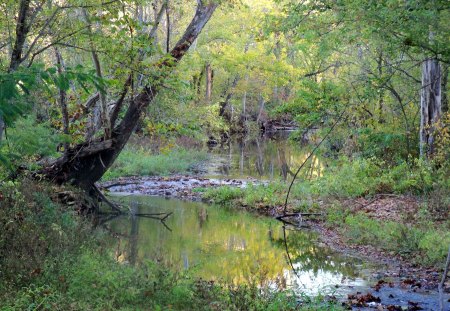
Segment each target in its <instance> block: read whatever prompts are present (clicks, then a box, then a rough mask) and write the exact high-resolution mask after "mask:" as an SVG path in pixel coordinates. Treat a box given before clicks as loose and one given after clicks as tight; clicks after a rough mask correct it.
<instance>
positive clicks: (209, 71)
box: [205, 63, 214, 103]
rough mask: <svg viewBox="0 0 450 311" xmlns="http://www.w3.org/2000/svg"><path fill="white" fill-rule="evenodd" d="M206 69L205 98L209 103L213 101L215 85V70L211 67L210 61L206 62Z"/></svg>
mask: <svg viewBox="0 0 450 311" xmlns="http://www.w3.org/2000/svg"><path fill="white" fill-rule="evenodd" d="M205 71H206V94H205V99H206V101H207V102H208V103H209V102H211V94H212V86H213V79H214V71H213V70H212V68H211V64H209V63H208V64H206V67H205Z"/></svg>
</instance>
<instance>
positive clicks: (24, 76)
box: [0, 64, 105, 126]
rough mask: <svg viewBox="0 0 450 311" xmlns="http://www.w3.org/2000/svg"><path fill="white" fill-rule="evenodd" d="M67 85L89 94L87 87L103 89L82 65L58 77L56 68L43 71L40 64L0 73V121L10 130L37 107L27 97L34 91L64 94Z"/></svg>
mask: <svg viewBox="0 0 450 311" xmlns="http://www.w3.org/2000/svg"><path fill="white" fill-rule="evenodd" d="M70 82H77V83H78V84H79V85H80V86H81V87H82V89H83V90H84V91H86V92H89V89H88V88H89V86H90V85H94V86H95V88H96V89H97V90H101V91H103V90H104V86H105V81H103V80H102V79H100V78H99V77H98V76H97V75H96V74H95V71H93V70H90V71H87V70H85V68H84V67H83V66H82V65H76V66H75V67H73V68H70V67H67V68H65V70H64V72H63V73H62V74H60V73H58V70H57V68H56V67H49V68H45V66H44V64H34V65H33V66H31V67H29V68H27V67H19V68H18V69H17V70H16V71H13V72H2V71H0V118H3V120H4V121H5V123H6V124H7V125H8V126H12V125H13V122H14V121H15V120H16V119H17V118H19V117H21V116H23V115H24V114H26V113H29V112H30V110H31V108H32V107H33V104H35V103H37V101H36V100H35V99H33V98H32V96H31V95H32V94H33V92H34V91H36V90H37V89H39V88H40V89H43V90H45V91H47V92H48V94H49V95H52V94H53V90H54V89H55V88H56V89H62V90H65V91H67V90H68V89H69V86H70Z"/></svg>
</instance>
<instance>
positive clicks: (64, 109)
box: [55, 47, 69, 154]
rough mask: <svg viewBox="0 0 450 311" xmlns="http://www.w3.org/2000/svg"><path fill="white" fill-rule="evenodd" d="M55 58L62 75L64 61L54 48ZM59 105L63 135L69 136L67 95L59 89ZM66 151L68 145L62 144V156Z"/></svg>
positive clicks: (59, 72)
mask: <svg viewBox="0 0 450 311" xmlns="http://www.w3.org/2000/svg"><path fill="white" fill-rule="evenodd" d="M55 56H56V63H57V64H58V74H59V75H62V74H63V73H64V70H65V67H64V61H63V58H62V56H61V53H60V52H59V50H58V48H57V47H55ZM59 105H60V106H61V114H62V124H63V133H64V134H65V135H69V112H68V111H67V94H66V91H65V90H63V89H59ZM66 139H67V138H66ZM68 149H69V143H68V142H67V141H66V142H65V143H64V154H65V153H66V152H67V150H68Z"/></svg>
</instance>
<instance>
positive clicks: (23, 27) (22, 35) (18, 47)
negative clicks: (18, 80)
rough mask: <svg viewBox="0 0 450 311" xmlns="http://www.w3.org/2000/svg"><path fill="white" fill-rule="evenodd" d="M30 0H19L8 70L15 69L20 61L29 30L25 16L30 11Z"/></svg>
mask: <svg viewBox="0 0 450 311" xmlns="http://www.w3.org/2000/svg"><path fill="white" fill-rule="evenodd" d="M30 2H31V1H30V0H21V1H20V6H19V16H18V18H17V24H16V39H15V41H14V47H13V50H12V53H11V61H10V63H9V69H8V72H12V71H15V70H16V69H17V67H19V65H20V63H21V62H22V53H23V47H24V44H25V40H26V38H27V35H28V32H29V31H30V25H27V17H28V14H29V11H30Z"/></svg>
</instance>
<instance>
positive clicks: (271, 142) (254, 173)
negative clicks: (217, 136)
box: [202, 134, 324, 180]
mask: <svg viewBox="0 0 450 311" xmlns="http://www.w3.org/2000/svg"><path fill="white" fill-rule="evenodd" d="M286 135H287V134H286ZM310 149H311V146H309V147H305V146H303V147H302V146H301V145H300V143H298V142H297V143H296V142H291V141H289V140H288V139H287V137H286V136H281V137H272V138H267V137H256V138H252V139H233V140H230V141H229V142H227V143H226V144H224V145H221V146H219V145H218V146H215V147H212V148H210V150H209V153H210V161H209V163H206V165H205V166H203V167H202V168H203V169H205V170H206V172H205V175H206V176H207V177H214V178H217V177H219V178H247V177H252V178H257V179H265V180H277V179H280V178H281V179H284V180H286V179H289V178H290V177H291V176H292V174H293V173H294V172H295V171H296V169H297V168H298V167H299V166H300V165H301V164H302V163H303V162H304V161H305V159H306V158H307V157H308V156H309V150H310ZM311 158H312V159H311V160H310V161H309V162H308V163H307V165H306V166H305V167H304V169H303V170H302V174H304V175H302V176H303V177H306V178H310V177H316V176H320V175H321V174H322V173H323V169H324V163H323V160H322V159H321V158H320V157H317V156H316V155H313V156H312V157H311Z"/></svg>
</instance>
